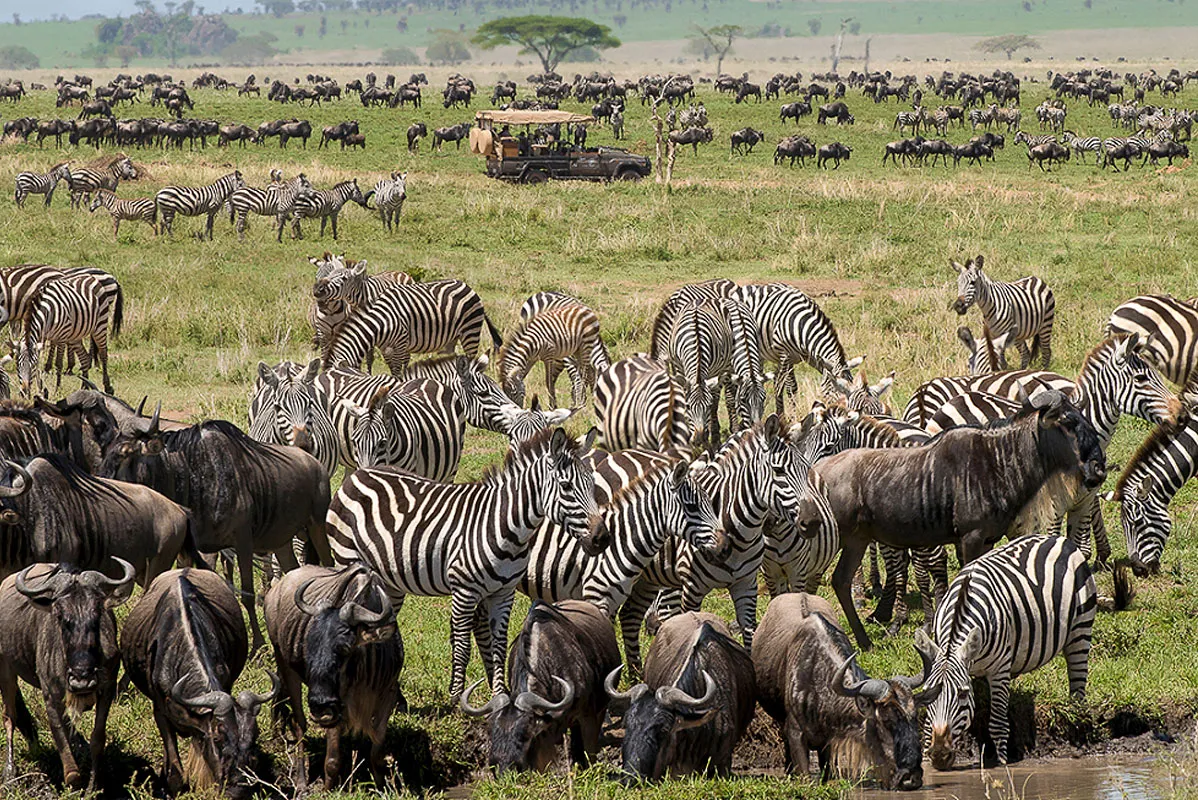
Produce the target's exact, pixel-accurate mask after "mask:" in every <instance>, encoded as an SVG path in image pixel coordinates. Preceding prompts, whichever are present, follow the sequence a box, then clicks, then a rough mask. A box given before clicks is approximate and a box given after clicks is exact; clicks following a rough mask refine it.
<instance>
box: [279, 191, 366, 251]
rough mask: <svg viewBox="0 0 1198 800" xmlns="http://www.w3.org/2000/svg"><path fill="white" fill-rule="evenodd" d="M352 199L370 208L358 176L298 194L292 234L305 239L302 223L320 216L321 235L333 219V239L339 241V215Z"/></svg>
mask: <svg viewBox="0 0 1198 800" xmlns="http://www.w3.org/2000/svg"><path fill="white" fill-rule="evenodd" d="M351 200H352V201H353V202H355V203H357V204H358V205H360V206H362V208H366V209H368V210H369V207H368V206H367V205H366V198H365V197H363V196H362V190H361V189H359V188H358V179H357V178H354V179H353V180H351V181H342V182H341V183H339V184H337V185H336V186H334V187H333V188H332V189H321V190H319V191H316V190H313V191H308V192H304V193H302V194H299V195H297V196H296V198H295V203H294V205H293V206H292V217H291V234H292V236H293V237H294V238H296V239H303V238H304V232H303V231H302V230H301V229H300V223H301V222H302V221H303V220H305V219H316V218H318V217H319V218H320V235H321V236H324V229H325V225H326V224H327V223H328V222H329V221H330V220H331V221H332V223H333V241H337V217H338V216H339V215H340V214H341V207H342V206H343V205H345V204H346V203H348V202H349V201H351ZM280 233H281V230H280Z"/></svg>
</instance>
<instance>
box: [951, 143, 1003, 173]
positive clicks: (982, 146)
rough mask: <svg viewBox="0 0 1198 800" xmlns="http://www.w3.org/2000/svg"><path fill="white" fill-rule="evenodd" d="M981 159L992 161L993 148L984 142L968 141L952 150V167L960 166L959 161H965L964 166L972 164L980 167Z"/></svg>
mask: <svg viewBox="0 0 1198 800" xmlns="http://www.w3.org/2000/svg"><path fill="white" fill-rule="evenodd" d="M983 158H988V159H990V160H993V159H994V148H993V147H991V146H990V145H988V144H986V143H985V142H981V141H970V142H967V143H966V144H963V145H958V146H957V147H954V148H953V166H956V165H958V164H960V163H961V159H965V163H966V164H969V163H971V162H972V163H973V164H976V165H978V166H979V167H980V166H981V165H982V159H983Z"/></svg>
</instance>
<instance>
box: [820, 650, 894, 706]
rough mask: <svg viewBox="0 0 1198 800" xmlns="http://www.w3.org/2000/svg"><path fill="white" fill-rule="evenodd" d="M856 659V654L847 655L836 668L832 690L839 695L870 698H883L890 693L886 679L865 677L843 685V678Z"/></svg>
mask: <svg viewBox="0 0 1198 800" xmlns="http://www.w3.org/2000/svg"><path fill="white" fill-rule="evenodd" d="M856 660H857V654H856V653H854V654H853V655H851V656H849V657H848V658H846V659H845V661H844V663H843V664H841V665H840V669H838V670H836V677H835V678H833V680H832V691H834V692H836V694H838V695H840V696H841V697H858V696H860V697H865V698H868V699H870V700H885V699H886V697H887V696H889V694H890V684H888V683H887V682H886V681H882V680H877V679H875V678H867V679H865V680H863V681H855V682H853V683H852V684H851V685H849V686H845V685H844V679H845V676H846V675H847V673H848V671H849V667H850V666H851V665H852V664H853V663H854V662H855V661H856Z"/></svg>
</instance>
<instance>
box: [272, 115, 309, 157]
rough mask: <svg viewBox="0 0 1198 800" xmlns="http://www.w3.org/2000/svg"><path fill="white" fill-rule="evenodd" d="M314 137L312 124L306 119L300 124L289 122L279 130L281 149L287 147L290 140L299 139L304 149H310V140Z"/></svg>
mask: <svg viewBox="0 0 1198 800" xmlns="http://www.w3.org/2000/svg"><path fill="white" fill-rule="evenodd" d="M311 136H312V123H311V122H308V120H306V119H301V120H299V121H298V122H288V123H285V124H283V125H282V126H280V128H279V147H286V146H287V140H288V139H299V140H301V141H302V142H303V146H304V149H305V150H306V149H308V139H309V138H311Z"/></svg>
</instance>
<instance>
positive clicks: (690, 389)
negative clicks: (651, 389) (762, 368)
mask: <svg viewBox="0 0 1198 800" xmlns="http://www.w3.org/2000/svg"><path fill="white" fill-rule="evenodd" d="M666 356H667V358H666V363H667V365H668V366H669V370H670V373H671V374H672V375H674V377H675V378H677V379H678V381H679V382H680V383H681V384H682V387H683V393H684V395H685V397H686V408H687V413H688V414H689V415H690V419H691V423H692V424H693V425H694V426H695V439H696V441H698V442H704V441H706V442H707V444H708V448H709V449H710V450H711V451H712V452H714V451H715V449H716V446H717V445H718V443H719V440H720V421H719V397H720V389H721V388H723V387H724V386H725V385H726V384H727V382H728V375H729V373H730V372H731V369H732V329H731V327H730V326H729V325H728V318H727V317H726V316H725V315H724V313H723V310H722V309H721V308H720V307H719V306H717V305H716V304H715V302H713V301H703V302H701V303H690V304H688V305H685V306H683V307H682V308H681V309H679V311H678V313H677V315H676V316H675V317H674V326H673V329H672V330H671V331H670V341H669V344H668V346H667V348H666Z"/></svg>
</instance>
